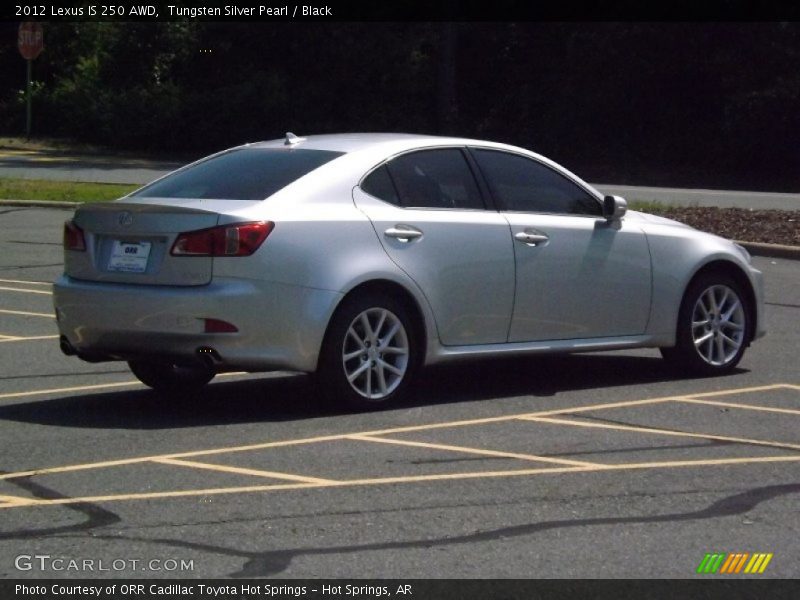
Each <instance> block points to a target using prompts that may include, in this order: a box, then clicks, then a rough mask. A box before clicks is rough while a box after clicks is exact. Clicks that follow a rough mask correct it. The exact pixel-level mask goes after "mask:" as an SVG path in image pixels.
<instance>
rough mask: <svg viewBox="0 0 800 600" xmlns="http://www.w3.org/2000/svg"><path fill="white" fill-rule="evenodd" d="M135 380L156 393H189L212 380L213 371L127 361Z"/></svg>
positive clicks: (149, 362)
mask: <svg viewBox="0 0 800 600" xmlns="http://www.w3.org/2000/svg"><path fill="white" fill-rule="evenodd" d="M128 366H129V367H130V369H131V371H132V372H133V374H134V375H136V378H137V379H138V380H139V381H141V382H142V383H143V384H145V385H146V386H148V387H151V388H153V389H154V390H156V391H157V392H190V391H195V390H198V389H200V388H201V387H203V386H204V385H206V384H207V383H208V382H209V381H211V380H212V379H213V378H214V375H215V373H214V371H212V370H210V369H205V368H203V367H184V366H180V365H175V364H171V363H163V362H151V361H146V360H131V361H128Z"/></svg>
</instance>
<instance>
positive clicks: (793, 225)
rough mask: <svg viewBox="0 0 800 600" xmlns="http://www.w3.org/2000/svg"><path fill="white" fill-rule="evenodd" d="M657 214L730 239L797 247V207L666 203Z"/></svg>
mask: <svg viewBox="0 0 800 600" xmlns="http://www.w3.org/2000/svg"><path fill="white" fill-rule="evenodd" d="M658 214H660V215H662V216H664V217H667V218H668V219H675V220H676V221H681V222H682V223H686V224H687V225H691V226H692V227H695V228H696V229H700V230H702V231H708V232H709V233H714V234H716V235H720V236H722V237H726V238H729V239H732V240H742V241H746V242H760V243H764V244H783V245H786V246H800V210H750V209H746V208H712V207H703V206H691V207H670V206H665V207H664V208H663V209H662V210H659V211H658Z"/></svg>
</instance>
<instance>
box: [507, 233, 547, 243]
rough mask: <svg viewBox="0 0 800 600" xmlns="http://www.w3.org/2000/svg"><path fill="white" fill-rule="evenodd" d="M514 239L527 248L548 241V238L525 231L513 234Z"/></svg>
mask: <svg viewBox="0 0 800 600" xmlns="http://www.w3.org/2000/svg"><path fill="white" fill-rule="evenodd" d="M514 239H515V240H517V241H518V242H522V243H523V244H528V245H529V246H536V245H538V244H542V243H544V242H546V241H548V240H549V239H550V238H549V237H547V236H546V235H542V234H541V233H528V232H527V231H520V232H519V233H515V234H514Z"/></svg>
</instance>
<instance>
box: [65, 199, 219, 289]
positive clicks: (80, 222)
mask: <svg viewBox="0 0 800 600" xmlns="http://www.w3.org/2000/svg"><path fill="white" fill-rule="evenodd" d="M147 200H148V202H141V201H133V202H128V201H127V199H126V201H125V202H111V203H108V204H96V205H91V206H84V207H81V208H79V209H78V210H77V212H76V213H75V217H74V219H73V220H74V222H75V224H76V225H77V226H78V227H80V228H81V229H82V230H83V234H84V238H85V240H86V251H85V252H75V251H70V250H67V251H65V253H64V254H65V256H64V269H65V273H66V274H67V275H68V276H70V277H74V278H76V279H82V280H87V281H104V282H113V283H134V284H142V285H178V286H189V285H205V284H207V283H209V282H210V281H211V277H212V266H213V259H212V258H211V257H207V256H171V255H170V250H171V248H172V244H173V243H174V242H175V238H176V237H177V236H178V234H180V233H182V232H186V231H194V230H197V229H206V228H208V227H214V226H215V225H217V223H218V222H219V220H220V214H219V213H218V212H216V211H212V210H206V209H202V208H199V206H201V205H202V204H203V202H202V201H187V200H185V199H163V200H162V199H154V198H148V199H147ZM206 204H208V202H206Z"/></svg>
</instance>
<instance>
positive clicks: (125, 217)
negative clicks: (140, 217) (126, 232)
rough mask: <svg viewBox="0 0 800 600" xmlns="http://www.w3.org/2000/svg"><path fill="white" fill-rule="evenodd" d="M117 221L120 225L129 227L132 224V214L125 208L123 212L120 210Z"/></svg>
mask: <svg viewBox="0 0 800 600" xmlns="http://www.w3.org/2000/svg"><path fill="white" fill-rule="evenodd" d="M117 223H119V224H120V226H121V227H130V226H131V225H133V215H132V214H131V213H129V212H128V211H127V210H126V211H125V212H121V213H119V216H118V217H117Z"/></svg>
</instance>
